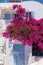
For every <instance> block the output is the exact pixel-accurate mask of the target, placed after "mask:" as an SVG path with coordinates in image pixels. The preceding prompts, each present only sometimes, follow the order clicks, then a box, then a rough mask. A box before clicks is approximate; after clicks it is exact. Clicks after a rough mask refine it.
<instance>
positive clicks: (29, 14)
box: [25, 11, 34, 19]
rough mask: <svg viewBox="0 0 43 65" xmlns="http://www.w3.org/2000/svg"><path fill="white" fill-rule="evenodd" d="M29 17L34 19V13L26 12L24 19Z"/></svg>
mask: <svg viewBox="0 0 43 65" xmlns="http://www.w3.org/2000/svg"><path fill="white" fill-rule="evenodd" d="M30 16H32V17H34V12H33V11H30V12H26V16H25V17H26V18H28V19H29V17H30Z"/></svg>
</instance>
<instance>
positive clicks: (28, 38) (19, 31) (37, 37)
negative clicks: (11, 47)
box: [3, 5, 43, 51]
mask: <svg viewBox="0 0 43 65" xmlns="http://www.w3.org/2000/svg"><path fill="white" fill-rule="evenodd" d="M13 9H14V10H15V14H16V18H14V19H13V20H12V21H11V22H10V24H9V25H8V26H7V28H6V31H5V32H4V33H3V36H4V37H6V38H9V40H10V41H12V40H15V39H17V40H19V41H21V42H22V43H23V44H28V45H29V46H32V44H33V42H34V43H37V45H38V48H40V49H41V50H42V51H43V18H42V19H40V20H36V19H34V18H33V17H32V16H31V17H30V19H28V18H26V17H24V15H26V10H25V8H22V6H21V5H14V6H13Z"/></svg>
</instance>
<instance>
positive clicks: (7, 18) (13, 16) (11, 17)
mask: <svg viewBox="0 0 43 65" xmlns="http://www.w3.org/2000/svg"><path fill="white" fill-rule="evenodd" d="M15 17H16V15H15V14H8V13H7V14H5V20H11V19H14V18H15Z"/></svg>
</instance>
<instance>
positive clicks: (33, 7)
mask: <svg viewBox="0 0 43 65" xmlns="http://www.w3.org/2000/svg"><path fill="white" fill-rule="evenodd" d="M22 6H23V7H25V8H26V10H27V11H28V10H29V11H34V17H35V18H36V19H40V18H43V5H42V4H41V3H39V2H36V1H24V2H22Z"/></svg>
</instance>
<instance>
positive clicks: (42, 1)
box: [23, 0, 43, 4]
mask: <svg viewBox="0 0 43 65" xmlns="http://www.w3.org/2000/svg"><path fill="white" fill-rule="evenodd" d="M23 1H38V2H40V3H42V4H43V0H23Z"/></svg>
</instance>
